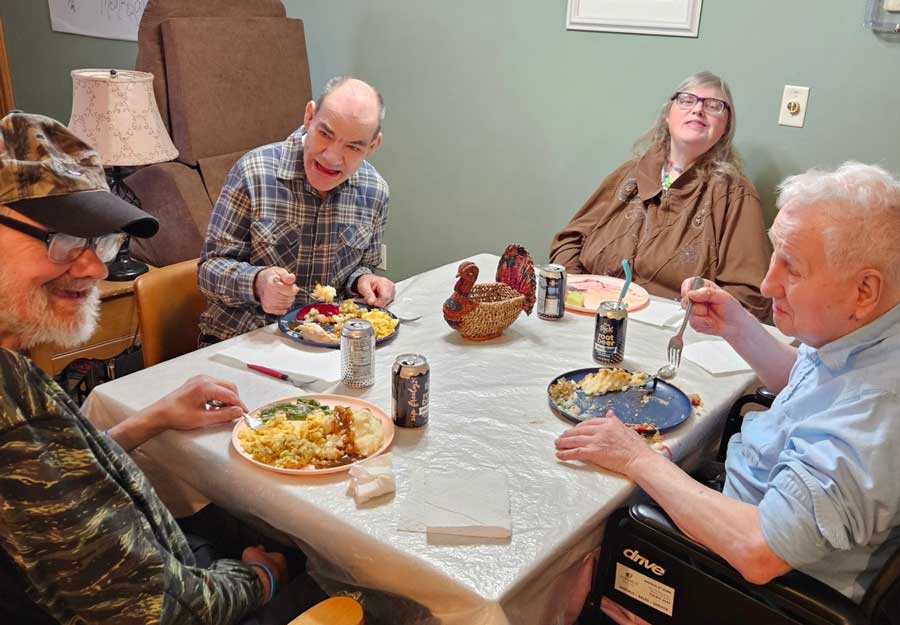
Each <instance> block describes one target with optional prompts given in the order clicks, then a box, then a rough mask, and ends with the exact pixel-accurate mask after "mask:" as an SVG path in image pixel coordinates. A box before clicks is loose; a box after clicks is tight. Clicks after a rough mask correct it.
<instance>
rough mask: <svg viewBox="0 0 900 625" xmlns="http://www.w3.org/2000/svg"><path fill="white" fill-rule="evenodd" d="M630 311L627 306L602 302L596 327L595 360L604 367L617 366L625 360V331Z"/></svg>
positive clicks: (598, 310)
mask: <svg viewBox="0 0 900 625" xmlns="http://www.w3.org/2000/svg"><path fill="white" fill-rule="evenodd" d="M627 329H628V310H626V308H625V304H622V305H620V306H617V305H616V302H600V307H599V308H597V322H596V324H595V325H594V360H595V361H597V362H599V363H600V364H602V365H617V364H619V363H620V362H622V360H623V359H624V358H625V330H627Z"/></svg>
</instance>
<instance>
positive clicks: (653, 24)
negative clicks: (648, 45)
mask: <svg viewBox="0 0 900 625" xmlns="http://www.w3.org/2000/svg"><path fill="white" fill-rule="evenodd" d="M568 3H569V6H568V9H567V14H566V28H567V29H568V30H596V31H606V32H613V33H638V34H642V35H669V36H672V37H696V36H697V34H698V32H699V31H700V7H701V5H702V4H703V0H568Z"/></svg>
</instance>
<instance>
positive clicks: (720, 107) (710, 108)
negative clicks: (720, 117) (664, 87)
mask: <svg viewBox="0 0 900 625" xmlns="http://www.w3.org/2000/svg"><path fill="white" fill-rule="evenodd" d="M697 100H702V101H703V110H704V111H706V112H707V113H721V112H722V111H724V110H725V107H726V103H725V101H724V100H719V99H718V98H701V97H699V96H695V95H694V94H693V93H679V94H678V96H677V97H676V101H677V102H678V105H679V106H681V107H682V108H685V109H690V108H694V105H695V104H697Z"/></svg>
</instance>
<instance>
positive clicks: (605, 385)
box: [578, 369, 648, 395]
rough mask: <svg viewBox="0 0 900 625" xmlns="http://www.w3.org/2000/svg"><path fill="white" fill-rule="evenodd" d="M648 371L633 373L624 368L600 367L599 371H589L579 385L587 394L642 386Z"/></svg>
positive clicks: (600, 393)
mask: <svg viewBox="0 0 900 625" xmlns="http://www.w3.org/2000/svg"><path fill="white" fill-rule="evenodd" d="M647 379H648V376H647V374H646V373H640V372H638V373H631V372H630V371H625V370H624V369H600V370H599V371H597V373H589V374H587V375H586V376H584V378H582V379H581V382H579V383H578V386H579V387H581V390H582V391H584V394H585V395H604V394H606V393H609V392H611V391H622V390H625V389H626V388H631V387H632V386H640V385H641V384H643V383H644V382H646V381H647Z"/></svg>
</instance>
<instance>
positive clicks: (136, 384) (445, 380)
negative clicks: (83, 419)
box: [83, 254, 786, 625]
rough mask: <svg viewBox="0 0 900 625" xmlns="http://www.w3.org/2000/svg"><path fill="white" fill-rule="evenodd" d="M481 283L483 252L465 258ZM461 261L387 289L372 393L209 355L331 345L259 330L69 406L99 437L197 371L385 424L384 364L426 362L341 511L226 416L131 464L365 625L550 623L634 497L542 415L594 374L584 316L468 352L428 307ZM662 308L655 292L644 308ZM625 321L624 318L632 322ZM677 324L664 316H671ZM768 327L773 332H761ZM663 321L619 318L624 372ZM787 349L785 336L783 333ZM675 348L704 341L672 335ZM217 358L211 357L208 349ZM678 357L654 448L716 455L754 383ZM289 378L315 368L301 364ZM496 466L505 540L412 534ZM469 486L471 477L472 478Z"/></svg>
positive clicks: (491, 269)
mask: <svg viewBox="0 0 900 625" xmlns="http://www.w3.org/2000/svg"><path fill="white" fill-rule="evenodd" d="M464 260H468V261H471V262H474V263H475V264H476V265H477V266H478V268H479V271H480V274H479V275H480V278H479V282H491V281H493V280H494V275H495V272H496V269H497V262H498V256H496V255H493V254H478V255H475V256H472V257H470V258H467V259H464ZM459 264H460V263H459V262H454V263H450V264H447V265H444V266H441V267H437V268H434V269H431V270H429V271H425V272H423V273H420V274H417V275H414V276H412V277H410V278H407V279H406V280H403V281H401V282H399V283H398V284H397V288H396V297H395V301H394V303H393V304H392V305H391V309H392V310H394V311H395V312H397V314H398V315H401V316H404V317H413V316H418V315H421V318H420V319H418V320H417V321H414V322H410V323H402V324H401V325H400V326H398V331H397V332H396V336H395V337H393V338H392V339H391V340H389V341H386V342H384V343H382V344H380V345H378V347H377V349H376V351H375V383H374V385H373V386H371V387H368V388H351V387H348V386H346V385H344V384H343V383H342V382H340V381H339V380H338V381H334V382H327V381H320V382H319V383H316V384H313V385H311V386H308V387H305V388H303V389H299V388H296V387H294V386H292V385H291V384H290V383H288V382H286V381H283V380H279V379H275V378H273V377H269V376H265V375H260V374H259V373H257V372H255V371H251V370H248V369H247V368H246V367H242V366H239V365H236V364H235V363H234V362H231V361H229V360H227V359H222V358H220V357H218V356H221V354H222V353H223V352H224V351H227V350H229V349H234V348H235V347H238V348H242V349H244V350H245V351H246V350H258V353H259V354H264V353H268V352H270V350H272V349H274V348H275V347H279V349H283V346H285V345H287V346H290V348H291V349H292V350H299V352H298V353H301V352H302V354H303V356H304V358H305V360H304V362H309V361H310V359H311V358H312V359H315V358H321V359H323V362H324V359H327V358H329V357H332V358H333V355H332V356H329V354H333V350H329V349H323V348H316V347H311V346H308V345H304V344H301V343H299V342H297V341H294V340H292V339H291V338H289V337H287V336H285V335H284V333H282V332H280V331H279V329H278V327H277V326H276V325H270V326H267V327H263V328H260V329H258V330H255V331H252V332H249V333H247V334H244V335H241V336H237V337H235V338H232V339H230V340H227V341H223V342H221V343H218V344H215V345H211V346H208V347H205V348H203V349H198V350H196V351H193V352H190V353H187V354H184V355H182V356H179V357H177V358H174V359H171V360H168V361H166V362H162V363H160V364H157V365H154V366H152V367H149V368H146V369H143V370H141V371H138V372H136V373H133V374H131V375H128V376H125V377H122V378H119V379H116V380H113V381H111V382H108V383H106V384H103V385H100V386H98V387H96V388H95V389H94V390H93V392H92V393H91V395H90V396H89V397H88V399H87V401H86V402H85V404H84V406H83V410H84V412H85V414H86V415H87V416H88V418H89V419H90V420H91V421H92V422H93V423H94V424H95V425H96V426H97V427H98V428H101V429H103V428H108V427H111V426H112V425H114V424H116V423H118V422H120V421H122V420H124V419H126V418H128V417H130V416H131V415H134V414H135V413H137V412H138V411H140V410H142V409H143V408H145V407H146V406H148V405H149V404H150V403H152V402H154V401H155V400H157V399H159V398H160V397H162V396H163V395H164V394H166V393H168V392H170V391H173V390H174V389H175V388H177V387H178V386H179V385H181V384H182V383H183V382H185V380H187V379H188V378H189V377H191V376H193V375H196V374H206V375H210V376H213V377H216V378H219V379H222V380H228V381H231V382H233V383H234V384H235V385H236V386H237V388H238V390H239V393H240V396H241V398H242V400H243V401H244V403H245V404H246V405H247V406H248V407H250V408H251V409H253V408H254V407H258V406H262V405H264V404H268V403H270V402H272V401H273V400H276V399H280V398H285V397H292V396H297V395H303V394H308V393H330V394H339V395H345V396H351V397H355V398H359V399H363V400H365V401H367V402H370V403H371V404H374V405H375V406H377V407H379V408H380V409H381V410H382V411H383V412H384V413H385V414H387V415H388V416H390V415H391V392H392V390H391V367H392V364H393V362H394V360H395V358H396V357H397V356H398V355H400V354H405V353H417V354H422V355H424V356H425V357H426V358H427V361H428V363H429V365H430V412H429V419H428V424H427V425H426V426H425V427H421V428H401V427H397V428H396V430H395V436H394V440H393V443H392V445H391V447H390V449H389V451H390V453H391V456H392V463H393V473H394V479H395V484H396V490H395V492H393V493H391V494H387V495H383V496H380V497H377V498H375V499H372V500H370V501H368V502H365V503H363V504H359V505H357V503H356V502H355V500H354V498H353V497H351V496H350V495H349V494H348V481H349V479H350V478H349V476H348V472H346V471H344V472H337V473H329V474H324V475H319V474H314V475H285V474H280V473H277V472H273V471H269V470H266V469H265V468H261V467H259V466H256V465H254V464H252V463H251V462H249V461H247V459H245V458H244V457H242V456H241V455H240V454H239V453H237V451H236V450H235V448H234V447H233V444H232V429H233V428H234V427H235V424H224V425H217V426H211V427H206V428H200V429H195V430H190V431H167V432H164V433H162V434H160V435H158V436H156V437H155V438H153V439H152V440H150V441H147V442H146V443H144V444H143V445H142V446H141V447H139V448H138V449H136V450H135V451H134V452H133V457H134V458H135V459H136V460H137V462H138V464H140V466H141V467H142V468H143V469H144V471H145V472H146V473H147V474H148V476H149V477H150V479H151V481H152V482H153V484H154V486H155V488H156V489H157V492H158V493H159V494H160V496H161V498H162V499H163V501H164V502H165V503H166V504H167V505H168V506H169V507H170V509H171V510H173V513H175V514H188V513H190V512H192V511H194V510H197V509H199V508H200V507H202V506H203V505H204V504H205V503H206V502H207V501H212V502H214V503H216V504H217V505H219V506H221V507H223V508H225V509H227V510H230V511H233V512H234V513H235V514H238V515H241V516H244V517H248V518H254V519H258V520H259V521H261V522H262V523H264V524H265V525H267V526H268V527H271V528H274V529H275V530H278V531H279V532H281V533H282V534H284V535H287V536H290V537H292V538H293V539H294V541H295V542H296V544H297V545H299V546H300V547H302V549H303V550H304V551H305V552H306V553H307V556H308V568H309V571H310V573H311V574H312V575H313V576H314V578H315V579H316V580H317V581H318V582H319V583H320V584H321V585H322V586H323V588H325V589H326V591H328V592H341V591H342V590H343V591H345V592H346V591H348V589H349V591H354V592H360V593H362V595H363V596H365V597H367V599H369V598H370V605H371V607H372V610H373V611H374V612H375V613H376V616H377V617H378V618H379V620H380V621H381V622H390V623H394V624H396V625H420V624H432V623H434V624H437V623H440V624H442V625H548V624H550V625H552V624H556V623H562V614H563V611H564V608H565V603H566V600H567V598H568V594H569V591H570V589H571V587H572V585H573V584H574V583H575V580H574V576H575V574H576V573H577V570H578V569H579V568H580V565H581V563H582V562H583V561H584V560H585V558H586V556H588V554H591V553H592V552H593V551H594V550H596V549H597V547H598V545H599V544H600V540H601V537H602V531H603V524H604V520H605V519H606V518H607V517H608V516H609V515H610V513H612V512H613V511H614V510H615V509H617V508H619V507H621V506H623V505H625V504H626V503H627V502H628V501H629V500H630V499H631V498H633V497H634V496H635V495H636V491H637V487H636V486H635V484H634V483H633V482H631V481H630V480H628V479H626V478H625V477H623V476H621V475H617V474H615V473H611V472H609V471H605V470H602V469H599V468H597V467H596V466H593V465H591V464H586V463H581V462H563V461H560V460H557V458H556V456H555V449H554V441H555V440H556V438H557V437H559V436H560V435H561V434H562V433H563V432H564V431H565V430H567V429H568V428H570V427H573V424H572V423H571V422H569V421H567V420H565V419H563V418H561V417H560V416H558V415H557V414H556V413H554V411H553V410H551V407H550V404H549V401H548V384H549V383H550V381H551V380H553V379H554V378H556V377H557V376H559V375H560V374H562V373H565V372H567V371H572V370H576V369H581V368H585V367H591V366H597V365H596V363H595V362H594V360H593V358H592V344H593V337H594V325H595V317H594V315H593V314H579V313H573V312H566V314H565V315H564V316H563V317H562V318H560V319H556V320H545V319H541V318H539V317H538V316H537V315H536V314H535V313H532V314H531V315H526V314H525V313H522V314H521V315H520V317H519V318H518V319H517V320H516V321H515V322H513V323H512V324H511V325H510V326H509V327H507V328H506V330H505V331H504V332H503V333H502V334H501V335H500V336H499V337H497V338H494V339H491V340H486V341H477V342H470V341H467V340H465V339H464V338H463V337H462V336H460V334H459V333H457V332H456V331H455V330H453V329H452V328H451V327H449V326H448V324H447V323H446V321H445V320H444V318H443V314H442V304H443V303H444V301H445V300H446V299H447V298H448V297H449V296H450V295H451V293H452V292H453V287H454V283H455V281H456V276H457V268H458V265H459ZM664 304H666V305H669V306H671V302H665V301H663V300H660V299H659V298H656V297H651V298H650V304H649V305H650V306H651V307H653V306H662V305H664ZM635 316H636V317H637V313H635ZM679 321H680V319H679ZM771 331H772V333H773V334H775V335H777V336H779V338H781V339H784V337H782V336H781V335H780V334H779V333H778V332H777V330H775V329H774V328H772V329H771ZM673 334H674V329H673V327H672V326H670V325H664V326H658V325H653V324H649V323H641V322H640V321H638V320H636V318H635V319H631V320H630V321H629V323H628V325H627V333H626V344H625V360H624V362H623V363H622V365H621V366H622V367H624V368H626V369H629V370H633V371H645V372H656V371H657V369H658V368H659V367H660V366H662V365H664V364H666V362H667V345H668V341H669V339H670V338H671V337H672V335H673ZM784 340H786V339H784ZM684 341H685V345H686V346H687V347H686V350H687V349H689V348H690V346H691V344H693V343H698V342H707V341H718V342H719V343H720V345H719V344H717V345H714V346H713V347H714V348H716V349H720V350H727V349H730V348H729V347H728V346H727V344H726V343H725V342H724V341H722V340H721V339H718V338H716V337H711V336H705V335H701V334H698V333H695V332H694V331H693V330H691V329H690V328H688V330H687V332H686V333H685V335H684ZM217 355H218V356H217ZM701 364H702V363H700V364H698V363H695V362H693V361H691V360H690V359H688V358H685V359H683V360H682V362H681V365H680V367H679V368H678V370H677V375H676V377H675V378H674V379H673V380H672V384H674V385H675V386H677V387H678V388H679V389H681V390H682V391H684V393H686V394H688V395H696V398H695V401H697V402H699V405H698V406H696V407H695V408H694V409H693V411H692V413H691V415H690V416H689V418H687V420H686V421H685V422H684V423H682V424H681V425H679V426H678V427H675V428H673V429H672V430H670V431H667V432H665V433H664V434H663V435H662V440H661V441H658V442H657V443H656V444H655V447H656V448H657V449H658V450H659V452H660V453H665V454H668V455H669V456H670V457H671V458H672V459H673V460H674V461H676V462H678V463H679V464H681V465H682V466H683V467H685V468H686V469H689V468H691V467H695V466H697V465H698V463H699V462H700V460H701V459H702V458H703V457H704V456H709V455H710V454H711V453H713V452H714V450H715V447H716V445H717V443H718V438H719V436H720V435H721V431H722V428H723V423H724V418H725V415H726V413H727V412H728V409H729V408H730V406H731V405H732V403H733V402H734V401H735V400H736V399H737V398H739V397H740V396H741V395H742V394H744V393H745V392H747V391H748V390H752V388H753V387H754V386H755V385H758V384H759V381H758V379H757V378H756V376H755V374H754V373H753V372H752V371H750V370H749V367H746V368H743V369H741V370H739V371H731V372H726V373H716V374H713V373H710V372H708V371H707V370H706V369H704V368H703V367H702V366H701ZM305 373H313V374H314V373H315V371H314V370H310V371H306V372H305ZM480 471H481V472H493V473H497V472H499V473H501V474H503V475H504V476H505V479H506V484H507V493H506V496H508V502H509V504H508V505H509V510H508V513H509V519H510V529H511V535H510V536H509V537H506V538H496V537H472V536H448V535H446V534H437V533H432V532H428V531H421V530H422V528H415V527H411V526H410V522H409V519H408V517H407V512H406V511H408V510H409V509H411V508H410V505H411V504H414V503H415V502H414V501H412V498H413V497H417V496H421V492H420V491H421V487H420V486H419V487H417V486H416V485H417V484H421V481H422V476H424V475H426V474H433V473H437V474H441V473H445V474H447V475H454V474H457V473H460V474H464V475H467V476H470V479H472V480H474V481H477V480H478V479H479V478H478V475H479V472H480ZM471 476H474V477H471Z"/></svg>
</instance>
